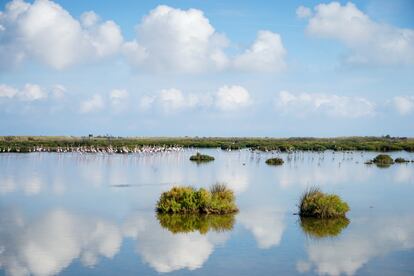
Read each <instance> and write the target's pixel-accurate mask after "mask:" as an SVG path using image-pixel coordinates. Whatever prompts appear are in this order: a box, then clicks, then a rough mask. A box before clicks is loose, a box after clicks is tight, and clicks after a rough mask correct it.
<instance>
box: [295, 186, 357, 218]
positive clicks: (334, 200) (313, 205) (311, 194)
mask: <svg viewBox="0 0 414 276" xmlns="http://www.w3.org/2000/svg"><path fill="white" fill-rule="evenodd" d="M348 211H349V206H348V204H347V203H346V202H343V201H342V200H341V198H340V197H339V196H337V195H333V194H325V193H323V192H321V191H320V189H319V188H316V187H313V188H310V189H308V190H307V191H305V192H304V193H303V195H302V196H301V198H300V202H299V215H300V216H301V217H315V218H337V217H344V216H345V214H346V212H348Z"/></svg>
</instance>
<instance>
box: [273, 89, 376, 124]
mask: <svg viewBox="0 0 414 276" xmlns="http://www.w3.org/2000/svg"><path fill="white" fill-rule="evenodd" d="M275 108H276V109H277V110H279V111H281V112H284V113H292V114H295V115H297V116H299V117H300V116H305V115H307V114H310V113H318V114H323V115H327V116H334V117H344V118H358V117H366V116H373V115H374V114H375V104H374V103H373V102H370V101H369V100H367V99H365V98H360V97H346V96H338V95H328V94H310V93H291V92H288V91H281V92H279V95H278V96H277V97H276V99H275Z"/></svg>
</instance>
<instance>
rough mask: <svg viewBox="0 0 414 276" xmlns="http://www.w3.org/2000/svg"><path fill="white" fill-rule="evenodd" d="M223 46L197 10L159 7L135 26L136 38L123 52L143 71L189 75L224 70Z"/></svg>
mask: <svg viewBox="0 0 414 276" xmlns="http://www.w3.org/2000/svg"><path fill="white" fill-rule="evenodd" d="M226 45H227V39H226V38H225V37H224V36H222V35H220V34H218V33H217V32H216V31H215V30H214V28H213V26H211V24H210V22H209V20H208V19H207V18H206V17H205V16H204V14H203V12H202V11H201V10H197V9H189V10H181V9H175V8H171V7H168V6H164V5H160V6H157V7H156V8H155V9H153V10H152V11H150V13H149V14H148V15H146V16H145V17H144V18H143V19H142V21H141V22H140V23H139V24H138V26H137V38H136V40H135V41H131V42H128V43H126V44H125V45H124V52H125V54H126V56H127V58H128V60H131V61H132V62H133V63H134V64H135V65H139V66H141V67H142V68H144V69H148V68H149V69H152V70H155V71H169V70H173V71H174V72H177V71H178V72H190V73H193V72H201V71H204V70H207V69H220V68H223V67H225V66H226V65H227V62H228V61H227V57H226V56H225V54H224V53H223V48H224V47H225V46H226Z"/></svg>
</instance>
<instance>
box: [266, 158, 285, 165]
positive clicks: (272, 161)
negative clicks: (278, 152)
mask: <svg viewBox="0 0 414 276" xmlns="http://www.w3.org/2000/svg"><path fill="white" fill-rule="evenodd" d="M266 164H268V165H282V164H283V159H282V158H278V157H275V158H270V159H267V160H266Z"/></svg>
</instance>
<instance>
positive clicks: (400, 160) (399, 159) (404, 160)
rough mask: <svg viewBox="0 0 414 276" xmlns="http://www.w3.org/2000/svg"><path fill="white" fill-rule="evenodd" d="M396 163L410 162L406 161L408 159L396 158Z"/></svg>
mask: <svg viewBox="0 0 414 276" xmlns="http://www.w3.org/2000/svg"><path fill="white" fill-rule="evenodd" d="M394 162H395V163H408V162H410V161H409V160H406V159H404V158H402V157H398V158H395V160H394Z"/></svg>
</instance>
